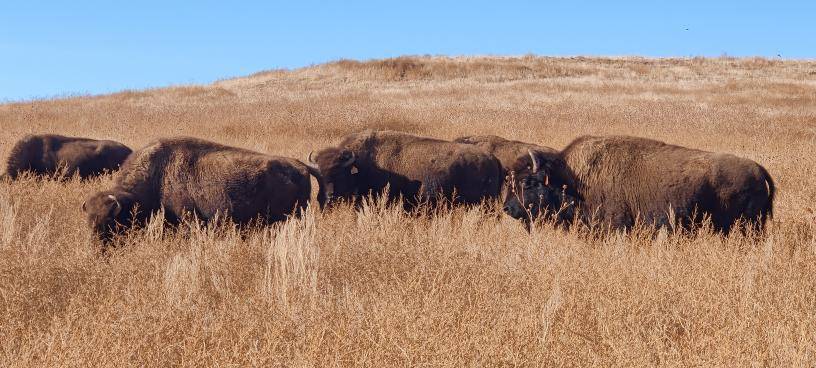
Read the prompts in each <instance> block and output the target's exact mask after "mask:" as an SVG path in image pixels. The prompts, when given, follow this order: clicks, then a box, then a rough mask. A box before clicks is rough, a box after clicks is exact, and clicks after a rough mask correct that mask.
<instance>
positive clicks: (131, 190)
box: [83, 137, 322, 240]
mask: <svg viewBox="0 0 816 368" xmlns="http://www.w3.org/2000/svg"><path fill="white" fill-rule="evenodd" d="M310 175H313V176H315V177H316V178H317V179H318V183H322V180H321V178H320V176H319V174H318V173H317V171H316V170H314V169H311V168H309V167H308V166H306V165H304V164H303V163H302V162H300V161H298V160H295V159H291V158H284V157H275V156H269V155H265V154H261V153H257V152H253V151H249V150H245V149H240V148H235V147H228V146H223V145H220V144H216V143H212V142H208V141H204V140H200V139H194V138H184V137H180V138H170V139H159V140H157V141H154V142H153V143H150V144H148V145H147V146H146V147H144V148H142V149H140V150H139V151H137V152H134V153H133V154H132V155H131V157H130V158H129V159H128V160H127V161H126V162H125V163H124V165H122V169H121V171H120V172H119V173H118V174H117V176H116V177H115V185H114V187H113V188H111V189H110V190H106V191H102V192H99V193H96V194H94V195H93V196H91V197H90V198H89V199H88V200H87V201H86V203H85V204H84V205H83V210H84V211H85V212H86V214H87V217H88V222H89V225H90V226H91V227H92V228H93V229H94V230H95V231H96V232H97V234H99V235H100V237H101V238H102V240H109V239H110V237H111V235H113V234H114V233H115V232H116V230H117V227H121V226H123V225H124V226H127V225H129V224H131V223H133V222H136V223H139V222H144V221H145V220H146V219H147V218H148V217H149V216H151V215H152V214H153V213H154V212H156V211H157V210H159V209H160V208H164V215H165V218H166V220H168V221H169V222H171V223H177V222H178V221H180V220H181V218H182V216H183V215H184V214H186V213H191V214H194V215H195V216H196V217H197V218H198V219H201V220H204V221H208V220H210V219H213V218H214V217H215V216H216V215H217V214H218V215H220V216H223V217H222V218H224V217H226V218H229V219H231V220H233V221H235V222H236V223H248V222H250V221H253V220H255V219H259V220H261V221H264V222H267V223H270V222H274V221H279V220H283V219H285V218H286V216H288V215H291V214H293V213H297V212H298V211H300V210H302V209H303V208H305V207H306V205H307V204H308V202H309V199H310V196H311V183H310V178H309V176H310ZM321 187H322V184H321ZM319 195H322V191H321V193H320V194H319ZM321 203H322V199H321ZM137 206H138V213H137V214H136V218H133V217H132V216H131V213H132V212H133V211H134V208H136V207H137Z"/></svg>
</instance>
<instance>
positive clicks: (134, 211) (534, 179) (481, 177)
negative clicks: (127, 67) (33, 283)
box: [4, 130, 775, 245]
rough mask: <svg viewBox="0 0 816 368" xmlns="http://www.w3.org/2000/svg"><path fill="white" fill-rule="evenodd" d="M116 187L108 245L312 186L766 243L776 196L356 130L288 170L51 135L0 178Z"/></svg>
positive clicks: (516, 148) (94, 223)
mask: <svg viewBox="0 0 816 368" xmlns="http://www.w3.org/2000/svg"><path fill="white" fill-rule="evenodd" d="M116 170H118V171H117V172H116V174H115V176H114V184H113V186H112V187H111V188H108V189H106V190H103V191H100V192H98V193H94V194H92V195H91V196H89V197H88V199H87V200H86V201H85V203H83V205H82V210H83V212H84V213H85V215H86V217H87V221H88V224H89V226H90V227H91V229H92V230H93V231H94V233H95V234H96V235H97V236H98V237H99V239H100V240H101V241H102V243H103V244H105V245H108V244H110V242H111V241H112V240H113V238H114V237H115V236H116V235H117V234H119V233H121V232H122V231H124V230H126V229H127V228H128V227H130V226H133V225H137V224H144V223H145V221H147V220H148V219H149V218H150V217H151V216H154V215H156V214H157V213H163V216H164V219H165V220H166V221H168V222H170V223H178V222H179V221H181V220H182V218H183V216H185V215H186V214H190V215H193V216H195V217H196V218H197V219H200V220H202V221H208V220H212V219H214V218H216V217H219V216H220V217H221V218H229V219H231V220H232V221H234V222H236V223H239V224H247V223H250V222H254V221H260V222H261V223H273V222H276V221H280V220H284V219H285V218H287V217H288V216H291V215H297V214H298V213H300V211H301V210H303V209H304V208H305V207H306V206H307V204H308V202H309V200H310V197H311V192H312V188H311V180H310V177H314V178H315V179H316V181H317V183H318V186H319V188H318V194H317V200H318V202H319V205H320V208H324V207H325V206H331V205H333V204H334V203H337V202H338V201H345V202H352V203H359V201H360V199H361V198H363V197H365V196H373V197H375V198H376V197H378V196H386V198H383V199H385V200H388V201H390V202H397V203H400V204H401V205H402V206H404V207H405V209H406V210H411V209H414V208H416V207H418V206H431V207H437V206H439V204H440V203H446V204H464V205H467V204H478V203H481V202H482V201H486V200H495V199H501V200H502V201H503V203H504V206H503V209H504V212H505V213H507V214H508V215H510V216H512V217H513V218H516V219H519V220H521V221H523V222H524V224H525V225H526V226H527V227H528V229H529V226H530V224H532V223H534V222H535V220H536V219H538V218H546V219H550V220H552V221H554V222H555V223H557V224H563V225H564V226H569V225H570V224H573V223H575V222H581V223H583V224H585V225H588V226H593V227H597V226H600V227H605V228H609V229H631V228H632V227H634V226H635V225H636V224H638V223H643V224H648V225H653V226H656V227H663V226H665V227H669V228H674V227H679V228H680V229H684V230H692V229H695V228H697V227H699V226H700V225H702V224H703V223H704V221H706V220H709V221H710V223H711V225H712V226H713V228H714V230H715V231H718V232H722V233H724V234H727V233H729V232H730V231H731V230H733V229H734V227H735V226H737V225H739V228H740V230H746V229H748V228H752V229H754V230H759V231H761V230H763V229H764V227H765V222H766V221H767V220H768V218H769V217H771V216H772V214H773V199H774V191H775V189H774V183H773V180H772V179H771V177H770V176H769V175H768V172H767V171H766V170H765V169H764V168H763V167H762V166H760V165H759V164H757V163H756V162H754V161H751V160H748V159H744V158H739V157H736V156H733V155H730V154H724V153H713V152H706V151H700V150H695V149H689V148H684V147H679V146H674V145H669V144H666V143H663V142H659V141H655V140H650V139H644V138H637V137H627V136H606V137H596V136H583V137H580V138H577V139H576V140H574V141H573V142H572V143H570V144H569V145H567V147H566V148H564V149H563V150H561V151H558V150H555V149H552V148H549V147H545V146H540V145H536V144H532V143H525V142H519V141H512V140H507V139H504V138H501V137H497V136H468V137H461V138H457V139H455V140H453V141H445V140H440V139H434V138H428V137H420V136H416V135H411V134H406V133H401V132H394V131H371V130H367V131H363V132H359V133H354V134H350V135H348V136H346V137H344V138H343V139H342V140H341V141H340V143H339V144H338V145H337V146H333V147H327V148H324V149H322V150H320V151H317V152H312V153H310V154H309V156H308V161H307V162H306V163H303V162H301V161H299V160H297V159H293V158H287V157H279V156H271V155H267V154H263V153H258V152H253V151H250V150H246V149H241V148H236V147H229V146H224V145H220V144H217V143H213V142H208V141H205V140H201V139H195V138H187V137H177V138H163V139H158V140H155V141H153V142H151V143H150V144H148V145H147V146H145V147H143V148H141V149H139V150H138V151H135V152H132V151H131V150H130V149H129V148H128V147H126V146H124V145H122V144H120V143H117V142H113V141H99V140H92V139H87V138H74V137H64V136H58V135H30V136H26V137H25V138H23V139H21V140H20V141H19V142H18V143H17V144H16V145H15V146H14V147H13V148H12V149H11V153H10V155H9V158H8V160H7V165H6V173H5V174H4V177H6V178H7V179H8V180H14V179H16V178H17V177H18V175H20V174H21V173H22V172H26V171H28V172H33V173H36V174H45V175H53V174H54V173H57V172H62V173H64V174H67V175H79V176H80V177H82V178H86V177H89V176H93V175H98V174H101V173H103V172H105V171H116Z"/></svg>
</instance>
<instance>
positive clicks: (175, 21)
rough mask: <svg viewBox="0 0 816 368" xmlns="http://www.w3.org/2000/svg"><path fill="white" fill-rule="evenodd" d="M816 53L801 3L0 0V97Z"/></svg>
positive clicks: (813, 18) (814, 31)
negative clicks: (352, 71) (433, 64)
mask: <svg viewBox="0 0 816 368" xmlns="http://www.w3.org/2000/svg"><path fill="white" fill-rule="evenodd" d="M527 53H534V54H538V55H610V56H611V55H643V56H696V55H703V56H720V55H722V54H728V55H734V56H754V55H759V56H766V57H777V54H780V55H781V56H782V57H783V58H814V57H816V0H808V1H804V0H802V1H785V0H782V1H772V0H768V1H752V0H749V1H714V0H711V1H698V0H691V1H672V2H668V1H554V2H546V1H539V2H532V1H529V2H528V1H489V2H488V1H484V2H483V1H470V2H461V3H453V2H446V3H443V2H442V1H417V0H414V1H399V2H391V4H389V5H386V2H380V1H343V2H340V1H338V2H335V3H322V2H316V1H282V2H280V3H273V2H267V1H263V2H261V1H246V2H240V3H239V2H237V1H236V2H235V4H232V2H229V1H218V2H215V1H197V2H189V3H181V2H174V1H171V0H167V1H161V2H158V1H128V2H125V1H82V0H75V1H37V0H30V1H28V0H4V1H2V2H0V101H17V100H22V99H30V98H40V97H52V96H59V95H73V94H87V93H93V94H96V93H105V92H112V91H118V90H122V89H141V88H147V87H157V86H166V85H171V84H188V83H209V82H211V81H213V80H216V79H221V78H226V77H232V76H241V75H246V74H250V73H253V72H256V71H260V70H267V69H274V68H296V67H300V66H306V65H310V64H317V63H321V62H325V61H329V60H335V59H340V58H352V59H370V58H382V57H390V56H397V55H403V54H415V55H416V54H433V55H437V54H444V55H474V54H477V55H483V54H493V55H522V54H527Z"/></svg>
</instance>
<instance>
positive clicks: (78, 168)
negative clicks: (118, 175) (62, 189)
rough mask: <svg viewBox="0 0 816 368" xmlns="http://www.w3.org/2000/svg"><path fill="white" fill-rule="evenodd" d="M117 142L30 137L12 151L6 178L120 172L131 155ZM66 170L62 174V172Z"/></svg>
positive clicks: (127, 149)
mask: <svg viewBox="0 0 816 368" xmlns="http://www.w3.org/2000/svg"><path fill="white" fill-rule="evenodd" d="M131 152H132V151H131V149H130V148H128V147H127V146H125V145H123V144H121V143H119V142H114V141H108V140H95V139H89V138H77V137H65V136H61V135H55V134H41V135H27V136H25V137H23V138H22V139H20V140H19V141H17V143H16V144H15V145H14V147H12V148H11V152H10V153H9V156H8V160H7V161H6V173H5V177H7V178H9V179H12V180H13V179H16V178H17V177H18V176H19V175H20V174H22V173H23V172H32V173H35V174H41V175H54V174H57V173H59V172H62V173H63V174H64V175H66V176H72V175H74V174H79V176H80V177H82V178H88V177H90V176H94V175H99V174H101V173H103V172H105V171H114V170H117V169H119V166H120V165H121V164H122V162H124V161H125V159H127V157H128V156H129V155H130V153H131ZM60 170H62V171H60Z"/></svg>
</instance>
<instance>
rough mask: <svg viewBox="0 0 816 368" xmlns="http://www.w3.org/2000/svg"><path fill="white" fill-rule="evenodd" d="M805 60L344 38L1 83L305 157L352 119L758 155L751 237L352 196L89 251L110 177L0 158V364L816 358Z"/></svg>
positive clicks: (0, 125) (95, 131) (813, 97)
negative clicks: (315, 52)
mask: <svg viewBox="0 0 816 368" xmlns="http://www.w3.org/2000/svg"><path fill="white" fill-rule="evenodd" d="M815 71H816V63H813V62H804V61H778V60H766V59H734V58H719V59H703V58H694V59H658V60H654V59H642V58H613V59H595V58H539V57H532V56H527V57H522V58H446V57H417V58H397V59H391V60H382V61H371V62H355V61H340V62H336V63H329V64H324V65H318V66H314V67H309V68H304V69H298V70H294V71H273V72H266V73H259V74H256V75H253V76H250V77H246V78H237V79H231V80H224V81H220V82H217V83H214V84H213V85H208V86H192V87H174V88H167V89H154V90H146V91H128V92H122V93H118V94H112V95H106V96H94V97H77V98H68V99H57V100H47V101H33V102H24V103H12V104H6V105H0V130H2V132H3V135H2V137H0V158H4V157H6V155H7V154H8V152H9V150H10V149H11V145H12V144H13V142H14V141H15V140H16V139H18V138H19V137H21V136H22V135H24V134H27V133H43V132H49V133H56V134H66V135H75V136H88V137H91V138H97V139H114V140H117V141H120V142H123V143H125V144H127V145H129V146H131V147H140V146H141V145H143V144H145V143H147V142H148V141H150V140H152V139H154V138H157V137H162V136H171V135H189V136H195V137H201V138H205V139H209V140H214V141H217V142H219V143H224V144H230V145H235V146H240V147H245V148H249V149H253V150H258V151H261V152H267V153H272V154H276V155H284V156H292V157H296V158H300V159H304V158H305V156H306V154H307V153H308V152H310V151H311V150H315V149H319V148H321V147H324V146H327V145H329V144H333V143H336V142H337V140H338V139H339V137H340V136H342V135H344V134H347V133H350V132H354V131H358V130H360V129H363V128H374V129H395V130H402V131H408V132H411V133H416V134H423V135H430V136H435V137H439V138H445V139H451V138H454V137H457V136H461V135H472V134H497V135H501V136H505V137H507V138H510V139H518V140H524V141H530V142H536V143H540V144H543V145H547V146H552V147H556V148H562V147H563V146H564V145H565V144H566V143H568V142H569V141H571V140H572V139H573V138H574V137H576V136H578V135H581V134H596V135H601V134H631V135H637V136H643V137H649V138H656V139H660V140H664V141H666V142H669V143H673V144H679V145H684V146H689V147H693V148H700V149H704V150H711V151H723V152H729V153H733V154H736V155H738V156H742V157H746V158H750V159H752V160H755V161H757V162H758V163H760V164H761V165H763V166H765V167H766V168H768V170H769V171H770V173H771V175H772V176H773V177H774V178H775V180H776V183H777V188H778V196H777V201H776V208H775V215H776V217H775V219H774V221H773V223H772V224H771V229H770V231H769V234H768V236H767V238H764V239H763V238H756V237H752V236H742V235H734V236H731V237H727V238H723V237H720V236H717V235H715V234H712V233H711V232H709V231H704V232H702V233H700V234H699V235H696V236H691V237H690V236H683V235H680V234H665V233H661V234H659V235H658V236H657V237H656V238H652V237H649V236H646V235H643V234H641V233H640V232H638V231H635V232H633V233H632V234H595V236H588V235H587V234H584V233H582V232H579V231H575V230H572V231H569V232H565V231H564V230H559V229H556V228H553V227H551V226H541V227H537V228H535V229H534V230H533V232H532V233H531V234H528V233H527V232H526V231H525V230H524V228H523V227H522V225H521V224H519V223H517V222H515V221H512V220H511V219H508V218H506V217H503V216H498V215H497V214H496V213H495V212H491V211H493V210H490V209H487V210H480V209H471V210H466V209H457V210H454V211H450V212H440V213H439V214H437V215H435V216H427V217H426V216H423V217H411V216H408V215H406V214H404V213H403V212H402V211H399V210H395V209H392V208H383V207H380V206H376V205H374V206H367V207H366V208H364V209H363V210H362V211H359V212H355V211H352V210H351V209H350V208H347V207H341V208H338V209H336V210H333V211H331V212H327V213H309V214H307V215H306V216H304V217H303V218H302V219H300V220H295V221H291V222H289V223H286V224H284V225H282V226H278V227H275V228H269V229H260V228H259V229H256V230H253V231H250V233H248V234H247V233H241V232H240V231H238V230H235V229H234V228H233V227H230V226H228V225H222V226H215V227H201V226H197V225H195V224H188V225H187V226H185V227H182V228H181V229H179V230H173V229H169V228H165V227H164V226H163V225H162V224H160V223H157V222H152V223H150V224H148V225H147V227H146V229H143V230H141V231H135V232H132V233H129V234H127V235H126V236H125V237H124V238H123V239H122V240H121V242H122V243H123V245H124V246H122V247H121V248H120V250H118V251H117V252H114V254H113V255H112V256H110V257H109V258H107V259H100V258H98V257H97V256H96V255H95V248H94V245H93V243H92V241H91V233H90V230H89V229H87V228H86V227H85V224H84V222H83V217H82V213H81V210H80V206H81V204H82V201H83V200H84V199H85V197H86V196H87V195H88V194H89V193H91V192H93V191H96V190H99V189H102V188H106V187H109V186H110V185H111V178H110V177H109V176H105V177H101V178H98V179H94V180H90V181H85V182H82V181H79V180H76V179H75V180H69V181H67V182H59V181H54V180H39V179H35V178H30V177H29V178H24V179H22V180H20V181H16V182H12V183H8V182H3V183H0V341H3V343H2V344H0V365H3V366H120V365H123V364H129V365H138V366H143V365H152V366H155V365H168V364H175V365H188V366H202V365H237V366H249V365H281V366H318V367H323V366H334V365H339V366H355V365H356V366H394V365H398V366H406V365H411V366H415V365H433V366H451V367H454V366H457V367H458V366H465V365H468V366H470V365H477V366H479V365H482V366H484V365H490V366H495V365H521V366H542V365H599V366H609V365H614V366H632V365H638V366H655V365H667V366H678V365H706V366H710V365H729V366H746V365H769V366H806V365H813V364H814V362H816V332H814V331H816V312H814V311H816V240H814V239H816V220H814V215H813V211H812V209H813V208H814V202H816V181H815V180H816V179H814V178H816V159H815V158H814V156H813V150H814V146H816V79H814V72H815Z"/></svg>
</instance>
